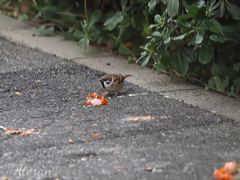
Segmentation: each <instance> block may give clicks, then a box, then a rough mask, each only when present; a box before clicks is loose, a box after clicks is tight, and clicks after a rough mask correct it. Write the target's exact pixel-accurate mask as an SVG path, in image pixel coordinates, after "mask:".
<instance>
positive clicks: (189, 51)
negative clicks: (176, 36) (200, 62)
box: [181, 46, 197, 63]
mask: <svg viewBox="0 0 240 180" xmlns="http://www.w3.org/2000/svg"><path fill="white" fill-rule="evenodd" d="M181 53H182V55H183V58H184V59H186V60H187V61H188V62H189V63H193V62H195V61H196V60H197V56H196V55H195V52H194V50H193V48H192V47H185V46H182V47H181Z"/></svg>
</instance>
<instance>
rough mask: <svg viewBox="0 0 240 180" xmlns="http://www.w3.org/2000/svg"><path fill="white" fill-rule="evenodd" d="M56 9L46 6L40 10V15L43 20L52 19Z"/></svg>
mask: <svg viewBox="0 0 240 180" xmlns="http://www.w3.org/2000/svg"><path fill="white" fill-rule="evenodd" d="M56 11H57V8H56V6H46V7H44V8H43V9H42V13H43V15H44V17H45V18H49V19H50V18H52V16H53V15H54V14H56Z"/></svg>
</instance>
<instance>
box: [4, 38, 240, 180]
mask: <svg viewBox="0 0 240 180" xmlns="http://www.w3.org/2000/svg"><path fill="white" fill-rule="evenodd" d="M0 64H1V66H0V73H1V75H0V96H1V98H0V101H1V102H0V117H1V118H0V126H1V129H0V132H1V133H0V142H1V146H0V178H3V177H8V178H9V180H15V179H24V180H26V179H29V180H36V179H41V180H47V179H54V180H75V179H76V180H80V179H95V180H97V179H100V180H101V179H105V180H106V179H125V180H126V179H166V180H209V179H210V180H211V179H214V178H213V171H214V168H220V167H222V166H223V164H224V162H225V161H239V154H240V146H239V142H240V122H239V121H234V120H232V119H229V118H226V117H223V116H220V115H216V114H214V113H211V112H209V111H206V110H203V109H200V108H197V107H194V106H192V105H189V104H186V103H184V102H181V101H178V100H174V99H171V98H167V97H166V96H165V97H164V96H163V95H160V94H159V93H157V92H154V91H149V90H146V89H143V88H141V87H139V86H137V85H135V84H133V83H130V82H126V83H125V85H124V88H123V89H122V91H121V92H120V95H119V96H118V97H117V98H112V97H111V96H110V97H107V100H108V101H109V105H104V106H88V105H86V104H85V98H86V97H87V95H88V93H92V92H97V93H99V94H102V93H103V90H101V88H100V84H99V82H98V79H99V78H100V77H101V76H102V75H103V74H105V73H104V72H100V71H96V70H93V69H90V68H88V67H87V66H84V65H80V64H77V63H75V62H71V61H69V60H66V59H62V58H59V57H56V56H54V55H51V54H46V53H43V52H40V51H37V50H35V49H31V48H28V47H24V46H22V45H18V44H15V43H13V42H10V41H8V40H6V39H5V38H3V37H0ZM129 78H131V77H129ZM137 117H138V118H137ZM6 127H11V128H19V129H22V130H25V129H33V128H34V129H35V131H36V132H39V134H31V135H28V136H21V135H5V134H4V130H3V128H6Z"/></svg>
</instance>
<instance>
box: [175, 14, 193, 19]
mask: <svg viewBox="0 0 240 180" xmlns="http://www.w3.org/2000/svg"><path fill="white" fill-rule="evenodd" d="M190 17H191V16H190V15H189V14H183V15H181V16H179V17H178V19H179V20H186V19H189V18H190Z"/></svg>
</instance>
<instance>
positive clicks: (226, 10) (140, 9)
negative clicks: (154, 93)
mask: <svg viewBox="0 0 240 180" xmlns="http://www.w3.org/2000/svg"><path fill="white" fill-rule="evenodd" d="M30 2H34V3H32V4H31V3H30ZM30 2H29V4H31V5H30V6H29V12H28V13H27V15H26V13H25V12H23V13H19V14H18V19H19V20H21V21H23V20H24V19H26V18H28V19H31V20H37V23H39V24H43V26H42V27H41V28H39V29H37V30H35V32H36V33H39V34H44V35H47V34H49V33H50V34H51V33H53V30H54V29H55V30H56V29H57V30H59V31H61V32H60V33H58V35H59V36H62V37H64V38H65V39H66V40H77V41H78V45H80V46H83V47H84V48H85V49H87V48H88V47H89V44H94V43H97V44H100V43H104V42H106V41H110V42H111V43H112V44H113V45H114V46H115V48H117V49H118V51H119V53H121V54H123V55H126V56H129V62H131V61H133V60H136V63H140V64H141V67H145V66H151V67H152V68H153V69H155V70H156V71H158V72H160V73H162V72H168V73H169V74H170V76H171V77H173V74H177V75H178V76H181V77H183V78H185V79H188V80H191V81H194V82H201V83H203V84H204V85H205V86H206V89H214V90H218V91H221V92H223V93H225V94H229V95H232V96H239V94H240V70H239V69H240V60H239V57H240V56H239V53H240V51H239V42H240V23H239V16H240V8H239V6H240V2H239V1H238V0H221V1H219V0H209V1H204V0H161V1H159V0H130V1H129V0H121V1H116V0H103V1H101V0H88V1H87V0H82V1H70V0H68V1H63V0H60V1H56V0H46V1H41V0H34V1H30ZM0 3H1V4H2V6H4V8H7V6H9V5H10V3H9V1H7V0H1V1H0ZM18 7H20V6H19V4H18ZM49 23H54V28H53V27H49V28H46V26H45V25H47V24H49Z"/></svg>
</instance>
